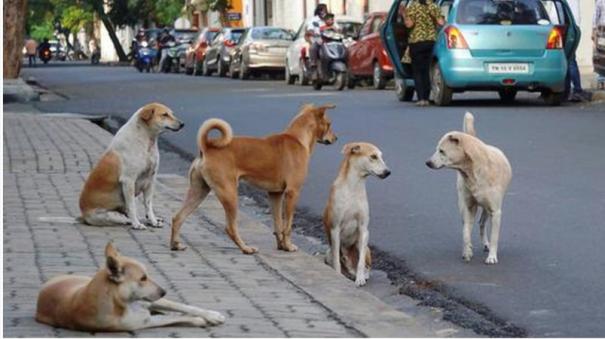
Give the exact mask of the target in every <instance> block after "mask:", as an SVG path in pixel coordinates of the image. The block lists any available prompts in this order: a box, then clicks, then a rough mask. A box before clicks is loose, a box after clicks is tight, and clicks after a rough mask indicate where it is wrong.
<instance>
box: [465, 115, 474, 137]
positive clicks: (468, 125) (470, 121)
mask: <svg viewBox="0 0 605 339" xmlns="http://www.w3.org/2000/svg"><path fill="white" fill-rule="evenodd" d="M462 130H463V131H464V133H466V134H470V135H472V136H477V133H476V132H475V117H473V113H471V112H466V113H465V114H464V125H463V126H462Z"/></svg>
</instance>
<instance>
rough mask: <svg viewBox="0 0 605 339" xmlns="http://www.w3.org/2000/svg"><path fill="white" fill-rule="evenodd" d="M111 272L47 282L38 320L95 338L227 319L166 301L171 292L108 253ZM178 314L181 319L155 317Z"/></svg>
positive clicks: (138, 266)
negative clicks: (98, 335) (124, 332)
mask: <svg viewBox="0 0 605 339" xmlns="http://www.w3.org/2000/svg"><path fill="white" fill-rule="evenodd" d="M105 256H106V260H107V262H106V266H105V267H102V268H101V269H99V271H98V272H97V273H96V274H95V275H94V276H93V277H92V279H91V278H89V277H83V276H74V275H63V276H58V277H55V278H53V279H51V280H49V281H48V282H46V283H45V284H44V285H43V286H42V289H41V290H40V294H39V295H38V305H37V309H36V320H37V321H38V322H41V323H44V324H48V325H50V326H54V327H62V328H67V329H71V330H79V331H93V332H115V331H134V330H139V329H143V328H150V327H160V326H169V325H176V324H182V325H189V326H198V327H204V326H208V325H218V324H222V323H223V322H224V321H225V317H224V316H223V315H221V314H220V313H218V312H215V311H208V310H203V309H201V308H197V307H193V306H188V305H185V304H180V303H176V302H173V301H169V300H166V299H163V297H164V295H165V294H166V291H165V290H164V289H163V288H161V287H160V286H159V285H158V284H157V283H156V282H155V281H153V279H151V278H150V277H148V276H147V272H146V270H145V267H144V266H143V265H142V264H141V263H139V262H137V261H136V260H134V259H131V258H128V257H123V256H121V255H120V254H119V253H118V251H117V250H116V249H115V248H114V246H113V245H112V244H111V243H108V244H107V246H106V247H105ZM151 311H154V313H155V312H165V311H169V312H178V313H181V314H180V315H168V314H161V315H152V314H151Z"/></svg>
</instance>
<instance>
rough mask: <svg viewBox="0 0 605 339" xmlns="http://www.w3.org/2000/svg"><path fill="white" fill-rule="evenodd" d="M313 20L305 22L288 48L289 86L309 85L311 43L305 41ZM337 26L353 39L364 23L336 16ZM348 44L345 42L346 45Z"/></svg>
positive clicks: (286, 77)
mask: <svg viewBox="0 0 605 339" xmlns="http://www.w3.org/2000/svg"><path fill="white" fill-rule="evenodd" d="M310 20H311V18H309V19H307V20H305V21H304V22H303V23H302V24H301V25H300V27H299V28H298V31H297V32H296V35H295V36H294V42H293V43H292V44H291V45H290V47H289V48H288V52H287V53H286V61H285V62H286V67H285V71H284V73H285V79H286V83H288V84H289V85H292V84H294V82H298V84H300V85H303V86H306V85H308V84H309V74H308V73H307V67H306V64H307V59H308V50H309V43H308V42H307V41H306V40H305V33H306V31H307V29H306V27H307V24H308V23H309V21H310ZM334 21H336V24H337V25H338V26H339V27H340V30H341V32H342V34H343V35H344V36H345V38H348V39H350V38H353V37H356V36H357V33H358V32H359V29H360V28H361V25H362V24H363V22H362V21H361V20H358V19H356V18H352V17H349V16H338V15H337V16H336V17H335V18H334ZM348 39H347V40H348ZM346 43H347V42H346V41H345V44H346Z"/></svg>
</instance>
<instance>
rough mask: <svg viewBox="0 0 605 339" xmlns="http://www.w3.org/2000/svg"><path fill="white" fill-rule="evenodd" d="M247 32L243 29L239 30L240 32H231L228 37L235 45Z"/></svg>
mask: <svg viewBox="0 0 605 339" xmlns="http://www.w3.org/2000/svg"><path fill="white" fill-rule="evenodd" d="M244 32H245V30H243V29H238V30H232V31H231V32H229V34H228V35H227V38H228V39H229V40H231V41H233V42H235V43H238V42H239V39H240V38H241V37H242V35H243V34H244Z"/></svg>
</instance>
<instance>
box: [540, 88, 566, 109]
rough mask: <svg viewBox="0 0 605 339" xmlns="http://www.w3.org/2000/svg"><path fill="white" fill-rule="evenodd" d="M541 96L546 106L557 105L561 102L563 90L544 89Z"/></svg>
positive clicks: (563, 94)
mask: <svg viewBox="0 0 605 339" xmlns="http://www.w3.org/2000/svg"><path fill="white" fill-rule="evenodd" d="M542 97H543V98H544V102H545V103H546V104H547V105H548V106H559V105H561V103H562V102H563V98H564V97H565V92H553V91H545V92H543V93H542Z"/></svg>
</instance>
